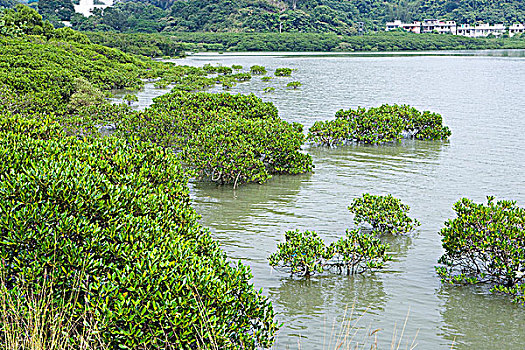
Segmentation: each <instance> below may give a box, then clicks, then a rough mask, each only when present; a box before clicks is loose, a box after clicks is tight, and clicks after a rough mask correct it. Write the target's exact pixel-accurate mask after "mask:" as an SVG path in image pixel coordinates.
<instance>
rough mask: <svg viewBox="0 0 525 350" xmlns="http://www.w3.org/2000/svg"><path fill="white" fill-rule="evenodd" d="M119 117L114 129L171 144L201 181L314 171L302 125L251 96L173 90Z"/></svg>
mask: <svg viewBox="0 0 525 350" xmlns="http://www.w3.org/2000/svg"><path fill="white" fill-rule="evenodd" d="M154 101H155V103H154V104H153V105H152V106H151V107H150V108H148V109H147V110H145V111H144V112H141V113H139V114H130V118H128V119H127V120H124V121H121V122H120V123H119V127H118V133H119V135H120V136H122V137H127V136H129V135H134V136H136V137H138V138H139V139H141V140H143V141H149V142H154V143H156V144H158V145H160V146H163V147H171V148H173V149H174V150H175V151H176V152H177V154H178V156H179V157H181V159H182V160H183V162H184V163H185V164H186V165H187V166H188V167H190V168H191V169H194V170H195V172H196V175H197V177H198V178H199V179H206V180H211V181H214V182H216V183H219V184H233V185H234V186H237V185H239V184H242V183H246V182H259V183H262V182H264V181H266V180H267V179H269V178H270V177H271V176H272V175H273V174H300V173H305V172H309V171H311V169H312V160H311V157H310V156H309V155H307V154H304V153H302V152H301V146H302V144H303V142H304V134H303V133H302V125H300V124H297V123H294V124H290V123H287V122H285V121H283V120H281V119H280V118H279V117H278V115H277V109H276V108H275V107H274V105H273V104H271V103H265V102H262V100H260V99H259V98H257V97H256V96H254V95H231V94H228V93H223V94H210V93H186V92H173V93H171V94H166V95H163V96H161V97H158V98H156V99H155V100H154Z"/></svg>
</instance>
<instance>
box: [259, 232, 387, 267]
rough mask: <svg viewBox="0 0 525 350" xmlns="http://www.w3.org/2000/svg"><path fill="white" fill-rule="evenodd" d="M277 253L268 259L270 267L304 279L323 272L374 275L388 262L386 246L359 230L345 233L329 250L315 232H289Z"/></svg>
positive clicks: (278, 247)
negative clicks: (373, 273)
mask: <svg viewBox="0 0 525 350" xmlns="http://www.w3.org/2000/svg"><path fill="white" fill-rule="evenodd" d="M277 249H278V251H277V252H275V253H274V254H272V255H270V256H269V257H268V260H269V263H270V266H272V267H274V268H277V269H283V270H285V271H286V272H289V273H290V274H291V275H297V276H304V277H308V276H311V275H314V274H316V273H322V272H323V271H325V270H332V271H336V272H339V273H342V272H346V273H347V274H348V275H350V274H357V273H363V272H366V271H373V270H376V269H380V268H382V267H383V266H384V264H385V262H387V261H389V260H390V259H391V257H390V256H389V255H388V254H387V250H388V244H383V243H381V241H380V240H379V238H377V237H374V236H373V235H371V234H368V233H363V232H360V231H358V230H347V231H346V236H345V237H342V238H340V239H339V240H338V241H336V242H333V243H332V244H330V245H328V246H327V245H326V244H325V243H324V241H323V240H322V239H321V238H320V237H319V235H318V234H317V233H316V232H315V231H305V232H300V231H298V230H296V231H288V232H286V233H285V242H284V243H279V244H278V245H277Z"/></svg>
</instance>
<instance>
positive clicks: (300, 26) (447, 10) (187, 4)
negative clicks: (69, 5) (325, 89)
mask: <svg viewBox="0 0 525 350" xmlns="http://www.w3.org/2000/svg"><path fill="white" fill-rule="evenodd" d="M2 1H5V0H2ZM43 1H44V0H42V1H41V2H43ZM64 1H65V2H67V1H69V0H55V1H54V2H53V3H57V2H64ZM40 7H42V6H40ZM63 7H64V5H61V8H63ZM44 17H45V16H44ZM425 18H444V19H452V20H456V21H457V22H460V23H475V22H481V21H483V22H491V23H495V22H499V23H501V22H503V23H505V24H510V23H515V22H521V23H523V22H525V2H523V1H521V0H501V1H492V0H445V1H444V0H381V1H380V0H352V1H347V0H284V1H277V0H236V1H232V0H189V1H179V0H171V1H170V0H143V1H138V0H135V1H122V2H119V3H117V4H116V5H115V6H114V7H112V8H109V9H106V10H105V11H104V12H102V11H96V12H95V14H94V16H91V17H89V18H85V17H83V16H81V15H75V16H73V18H72V23H73V25H74V27H75V28H76V29H81V30H116V31H123V32H130V31H140V32H160V31H168V32H172V31H185V32H188V31H209V32H279V31H283V32H307V33H336V34H342V35H352V34H356V33H357V32H358V29H359V25H358V23H359V22H363V23H364V28H365V30H367V31H374V30H381V29H382V28H384V25H385V23H386V22H387V21H390V20H393V19H402V20H405V21H412V20H422V19H425Z"/></svg>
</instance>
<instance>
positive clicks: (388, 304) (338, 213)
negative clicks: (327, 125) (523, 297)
mask: <svg viewBox="0 0 525 350" xmlns="http://www.w3.org/2000/svg"><path fill="white" fill-rule="evenodd" d="M176 62H177V63H178V64H189V65H197V66H199V65H204V64H206V63H212V64H222V65H230V66H231V65H232V64H241V65H243V66H244V67H245V70H246V69H249V67H250V66H251V65H254V64H258V65H263V66H265V67H266V68H267V69H268V71H269V75H271V74H273V70H274V69H275V68H277V67H290V68H296V69H297V71H295V72H294V73H293V75H292V77H291V78H277V77H274V78H273V79H272V80H270V82H268V83H265V82H262V81H261V80H260V78H259V77H256V76H254V77H253V78H252V81H251V82H248V83H243V84H238V85H237V86H235V87H234V88H233V89H232V92H233V93H238V92H241V93H248V92H253V93H255V94H257V95H258V96H260V97H262V98H263V100H265V101H271V102H273V103H274V104H275V105H276V106H277V108H278V109H279V112H280V116H281V117H282V118H283V119H285V120H287V121H290V122H292V121H296V122H300V123H303V124H304V125H305V129H307V128H308V127H310V126H311V125H312V124H313V123H314V122H315V121H317V120H325V119H331V118H333V117H334V114H335V112H336V111H337V110H338V109H341V108H345V109H347V108H350V107H352V108H355V107H357V106H362V107H372V106H378V105H380V104H383V103H390V104H394V103H397V104H409V105H412V106H414V107H416V108H418V109H421V110H431V111H434V112H438V113H440V114H442V116H443V120H444V124H445V125H448V126H449V127H450V129H451V131H452V137H451V138H450V140H449V141H447V142H425V141H412V140H405V141H403V142H401V143H395V144H388V145H382V146H362V145H348V146H344V147H340V148H333V149H330V148H322V147H313V146H307V147H306V148H305V151H306V152H308V153H310V154H311V155H312V157H313V160H314V164H315V170H314V172H313V173H311V174H305V175H300V176H279V177H274V178H273V179H272V180H270V181H269V182H268V183H265V184H263V185H253V184H252V185H246V186H242V187H240V188H238V189H236V190H233V189H232V187H231V186H229V187H228V186H225V187H217V186H215V185H209V184H203V183H196V184H193V185H192V195H193V200H194V203H195V207H196V208H197V210H198V212H199V213H200V214H201V215H202V222H203V224H204V225H205V226H207V227H209V228H210V229H211V231H212V233H213V236H214V237H215V238H216V239H217V240H218V241H219V242H220V244H221V246H222V248H223V249H224V250H225V251H226V253H227V254H228V256H229V257H230V258H231V259H232V260H237V259H240V260H242V262H243V263H245V264H248V265H249V266H251V268H252V272H253V276H254V277H253V283H254V284H255V286H256V287H257V288H263V292H264V294H266V295H268V296H269V297H270V299H271V300H272V303H273V306H274V309H275V311H276V312H277V315H278V320H279V322H282V323H283V326H282V328H281V330H280V331H279V334H278V336H277V341H276V344H275V346H274V348H275V349H287V348H289V349H330V350H331V349H335V348H336V345H335V344H336V340H337V339H338V338H339V337H340V336H341V335H344V333H345V331H344V330H341V329H340V327H341V326H342V325H344V324H345V323H346V321H345V320H348V319H349V314H350V313H351V311H352V310H354V311H353V312H354V316H353V319H354V320H355V319H356V318H357V317H356V316H360V315H361V314H362V313H363V312H365V314H364V316H363V317H362V318H361V319H360V320H359V321H358V323H357V324H354V323H352V325H355V326H354V327H353V328H352V331H351V332H350V334H349V337H350V336H352V335H353V334H354V332H356V334H355V336H354V338H353V340H352V344H354V346H355V344H356V343H357V342H360V343H361V344H362V343H363V342H367V343H368V344H371V343H373V341H374V339H373V338H374V337H375V335H374V336H372V337H369V336H368V334H369V333H370V332H371V331H373V330H376V329H381V330H380V331H378V332H377V333H375V334H376V335H377V338H378V343H379V345H380V348H383V349H384V348H391V343H392V341H393V339H395V340H396V341H395V346H394V347H393V348H394V349H395V348H396V347H397V343H398V342H399V339H400V338H401V337H400V335H401V332H402V331H403V325H404V324H405V321H406V326H405V328H404V332H403V337H402V340H401V345H400V347H399V348H400V349H401V348H402V349H404V348H405V347H407V346H408V347H409V348H410V345H411V344H417V347H416V348H417V349H451V347H453V348H454V349H525V329H524V325H525V307H524V306H519V305H515V304H512V303H511V302H510V300H509V298H508V297H505V296H498V295H491V294H488V292H487V290H486V289H484V288H478V287H452V286H446V285H442V284H441V282H440V280H439V278H438V276H437V275H436V274H435V272H434V266H435V265H436V263H437V260H438V258H439V257H440V256H441V254H442V248H441V242H440V236H439V235H438V232H439V230H440V229H441V228H442V227H443V223H444V222H445V221H446V220H448V219H451V218H453V217H454V213H453V210H452V206H453V204H454V203H455V202H456V201H457V200H459V199H460V198H462V197H468V198H471V199H473V200H475V201H477V202H482V201H485V197H486V196H487V195H494V196H496V198H497V199H513V200H516V201H517V202H518V205H520V206H525V55H524V51H511V52H510V54H509V52H506V53H505V52H503V53H501V52H494V51H490V52H484V51H476V52H470V53H468V55H466V56H457V55H456V53H451V55H450V56H449V55H447V53H443V52H440V53H439V55H422V56H421V55H369V56H360V55H336V56H332V55H308V54H305V55H282V54H265V55H262V54H255V55H252V54H242V55H239V54H223V55H219V54H198V55H193V56H190V57H187V58H185V59H182V60H177V61H176ZM292 80H298V81H300V82H302V83H303V86H302V87H301V88H300V89H299V90H297V91H293V90H287V89H286V88H285V85H286V83H287V82H289V81H292ZM267 86H273V87H275V88H276V91H275V92H274V93H273V94H264V93H262V91H263V90H264V88H265V87H267ZM215 91H220V89H215ZM158 93H159V90H155V89H153V87H152V86H151V85H148V86H147V87H146V89H145V90H144V91H143V92H141V93H139V98H140V107H144V106H145V105H147V104H149V103H151V97H153V96H154V95H156V94H158ZM364 192H369V193H372V194H387V193H391V194H393V195H394V196H395V197H398V198H400V199H401V200H402V201H403V202H405V203H407V204H408V205H409V206H410V207H411V211H410V216H412V217H415V218H417V219H418V220H419V221H420V222H421V224H422V225H421V226H420V227H419V228H418V229H417V231H416V232H415V233H414V234H413V235H411V236H409V237H395V238H390V239H388V242H389V243H390V245H391V253H392V254H393V256H394V261H392V262H390V263H389V264H388V266H387V268H386V269H385V270H384V271H381V272H376V273H373V274H371V275H362V276H350V277H348V276H345V275H323V276H319V277H317V276H316V277H313V278H311V279H310V280H300V279H294V278H291V277H290V276H289V275H287V274H284V273H280V272H277V271H273V270H272V269H271V268H270V267H269V266H268V263H267V260H266V258H267V257H268V256H269V255H270V254H271V253H273V252H274V251H275V250H276V245H277V243H278V242H281V241H283V240H284V232H285V231H287V230H291V229H300V230H306V229H308V230H316V231H317V232H319V233H320V235H321V236H322V237H323V238H325V240H326V241H328V242H331V241H333V240H336V239H337V238H338V237H340V236H341V235H343V234H344V232H345V230H346V229H347V228H352V227H353V223H352V216H351V215H350V214H349V212H348V210H347V207H348V205H349V204H350V202H351V201H352V199H353V198H355V197H358V196H360V195H361V194H362V193H364ZM345 315H346V316H345ZM337 344H339V343H337ZM342 348H344V347H342ZM360 348H361V347H360ZM368 348H369V346H368Z"/></svg>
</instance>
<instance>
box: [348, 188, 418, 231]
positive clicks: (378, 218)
mask: <svg viewBox="0 0 525 350" xmlns="http://www.w3.org/2000/svg"><path fill="white" fill-rule="evenodd" d="M348 210H349V211H350V213H352V214H354V215H355V216H354V223H355V224H356V225H359V224H361V223H367V224H368V225H370V226H371V227H372V231H373V232H375V233H379V234H382V233H386V234H394V235H399V234H406V233H408V232H410V231H412V230H413V229H414V228H416V227H417V226H419V225H420V223H419V221H417V220H416V219H412V218H410V217H409V216H408V215H407V213H408V211H409V210H410V207H409V206H408V205H406V204H403V203H402V202H401V200H399V199H398V198H395V197H393V196H392V195H391V194H389V195H387V196H379V195H371V194H369V193H364V194H363V195H362V196H361V197H358V198H355V199H354V200H353V201H352V204H351V205H350V206H349V207H348Z"/></svg>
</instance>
